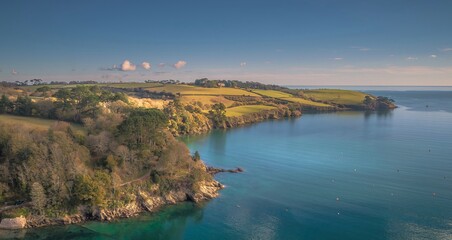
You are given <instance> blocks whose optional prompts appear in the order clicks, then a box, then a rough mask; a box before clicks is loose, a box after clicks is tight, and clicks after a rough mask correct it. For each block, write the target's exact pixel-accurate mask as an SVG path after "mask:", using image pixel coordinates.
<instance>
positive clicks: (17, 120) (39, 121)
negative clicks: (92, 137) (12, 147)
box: [0, 114, 86, 133]
mask: <svg viewBox="0 0 452 240" xmlns="http://www.w3.org/2000/svg"><path fill="white" fill-rule="evenodd" d="M0 123H8V124H20V125H25V126H27V127H31V128H37V129H40V130H47V129H49V128H50V127H55V126H56V127H57V126H58V125H63V124H69V123H68V122H65V121H57V120H50V119H43V118H35V117H22V116H15V115H6V114H1V115H0ZM70 126H71V127H72V129H73V130H75V131H77V132H78V133H85V132H86V131H85V129H84V128H83V127H82V126H81V125H79V124H75V123H70Z"/></svg>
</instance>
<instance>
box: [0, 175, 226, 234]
mask: <svg viewBox="0 0 452 240" xmlns="http://www.w3.org/2000/svg"><path fill="white" fill-rule="evenodd" d="M208 169H210V168H209V167H206V171H209V170H208ZM211 174H212V175H213V174H215V173H212V172H211ZM224 187H225V186H224V185H222V184H221V183H220V182H218V181H216V180H214V179H212V180H210V181H202V182H200V183H199V190H198V191H196V192H193V191H192V190H190V189H188V188H183V187H182V188H179V189H176V190H170V191H169V192H168V193H166V194H164V195H159V194H155V191H153V190H156V189H157V188H158V186H155V187H154V189H150V190H148V191H145V190H140V191H138V192H137V194H134V195H133V196H131V198H133V200H132V201H131V202H129V203H128V204H126V205H124V206H122V207H118V208H113V209H108V208H105V209H102V208H99V207H88V206H80V207H78V208H77V213H75V214H68V215H65V216H62V217H55V218H50V217H44V216H38V215H30V216H26V217H24V216H19V217H16V218H3V219H2V220H1V222H0V229H1V230H15V229H24V228H25V229H26V228H39V227H45V226H57V225H69V224H78V223H83V222H87V221H106V222H109V221H113V220H116V219H121V218H130V217H133V216H137V215H138V214H140V213H143V212H157V211H159V210H160V209H161V208H162V207H164V206H168V205H174V204H177V203H180V202H187V201H189V202H194V203H201V202H204V201H208V200H211V199H213V198H216V197H218V196H219V191H220V190H221V189H223V188H224Z"/></svg>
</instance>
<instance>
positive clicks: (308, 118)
mask: <svg viewBox="0 0 452 240" xmlns="http://www.w3.org/2000/svg"><path fill="white" fill-rule="evenodd" d="M372 93H376V94H377V93H378V94H379V95H385V96H389V97H391V98H394V99H395V100H396V101H397V102H398V103H399V104H400V105H403V106H401V107H400V108H398V109H396V110H394V111H390V112H385V113H370V114H369V113H363V112H339V113H328V114H306V115H304V116H303V117H302V118H299V119H289V120H275V121H268V122H263V123H259V124H254V125H250V126H246V127H241V128H237V129H232V130H228V131H214V132H212V133H210V134H206V135H202V136H196V137H187V138H185V139H183V140H184V141H185V142H186V143H187V145H188V146H189V148H190V149H191V150H192V151H195V150H198V151H199V152H200V154H201V157H202V158H203V159H204V160H205V162H207V164H208V165H212V166H217V167H223V168H234V167H237V166H240V167H243V168H244V169H245V172H244V173H242V174H228V173H221V174H218V175H217V179H218V180H219V181H221V182H222V183H224V184H225V185H226V186H227V187H226V189H224V190H222V191H221V196H220V197H219V198H217V199H214V200H212V201H210V202H208V203H206V204H205V205H203V206H195V205H193V204H190V203H185V204H179V205H177V206H173V207H168V208H165V210H163V211H162V212H159V213H158V214H144V215H142V216H140V217H137V218H132V219H126V220H121V221H117V222H114V223H97V222H92V223H87V224H84V225H82V226H78V225H75V226H66V227H50V228H43V229H37V230H27V231H26V230H24V231H20V232H17V235H15V236H16V237H17V236H19V237H26V238H29V239H46V238H47V239H61V238H65V239H452V204H451V203H452V113H451V112H452V94H451V92H445V93H444V94H442V95H441V94H438V92H431V91H430V92H425V91H410V92H406V91H400V92H388V91H383V92H382V91H378V92H372ZM413 99H415V100H413ZM426 102H428V105H429V107H426V105H427V104H426ZM10 234H11V233H10ZM0 236H1V235H0ZM4 236H5V235H4ZM9 237H11V235H10V236H9Z"/></svg>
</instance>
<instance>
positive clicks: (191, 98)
mask: <svg viewBox="0 0 452 240" xmlns="http://www.w3.org/2000/svg"><path fill="white" fill-rule="evenodd" d="M181 102H183V103H194V102H201V103H202V104H211V105H212V104H215V103H223V104H224V105H225V106H226V107H230V106H231V105H232V104H234V103H235V102H234V101H232V100H228V99H226V98H224V97H223V96H209V95H185V96H182V97H181Z"/></svg>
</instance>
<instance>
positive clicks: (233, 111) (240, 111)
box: [226, 105, 276, 117]
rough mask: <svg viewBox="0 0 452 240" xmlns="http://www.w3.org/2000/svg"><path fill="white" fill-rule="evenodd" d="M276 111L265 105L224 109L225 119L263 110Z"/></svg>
mask: <svg viewBox="0 0 452 240" xmlns="http://www.w3.org/2000/svg"><path fill="white" fill-rule="evenodd" d="M272 109H276V107H272V106H265V105H245V106H238V107H232V108H228V109H226V116H227V117H239V116H242V115H246V114H250V113H257V112H261V111H265V110H272Z"/></svg>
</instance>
